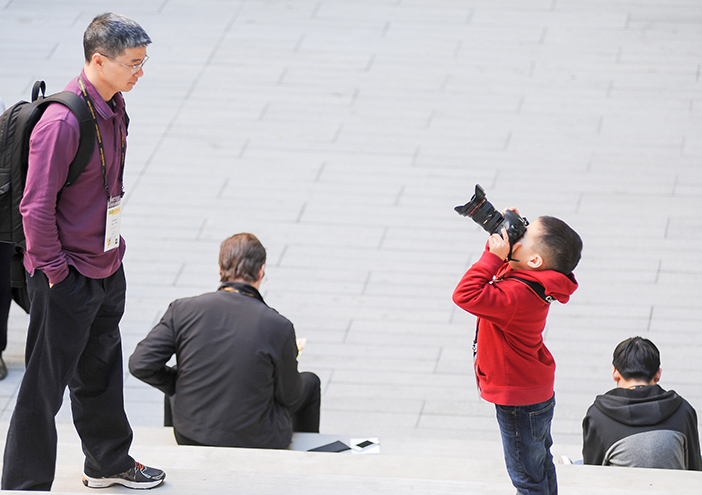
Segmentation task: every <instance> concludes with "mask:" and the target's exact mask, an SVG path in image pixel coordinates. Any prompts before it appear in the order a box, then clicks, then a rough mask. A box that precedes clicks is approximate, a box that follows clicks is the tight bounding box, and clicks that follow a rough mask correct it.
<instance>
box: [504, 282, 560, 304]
mask: <svg viewBox="0 0 702 495" xmlns="http://www.w3.org/2000/svg"><path fill="white" fill-rule="evenodd" d="M509 278H511V279H514V280H519V281H520V282H521V283H523V284H524V285H528V286H529V287H530V288H531V290H533V291H534V294H536V295H537V296H539V297H540V298H541V300H542V301H544V302H545V303H546V304H551V303H552V302H553V301H555V300H556V298H555V297H553V296H547V295H546V289H544V286H543V285H541V284H540V283H538V282H534V281H533V280H526V279H523V278H519V277H509Z"/></svg>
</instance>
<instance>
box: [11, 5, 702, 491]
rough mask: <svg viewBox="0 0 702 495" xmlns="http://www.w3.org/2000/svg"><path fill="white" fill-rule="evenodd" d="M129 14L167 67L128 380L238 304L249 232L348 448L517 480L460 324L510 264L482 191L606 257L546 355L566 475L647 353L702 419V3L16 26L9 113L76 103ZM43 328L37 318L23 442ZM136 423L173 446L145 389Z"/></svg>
mask: <svg viewBox="0 0 702 495" xmlns="http://www.w3.org/2000/svg"><path fill="white" fill-rule="evenodd" d="M109 10H113V11H117V12H120V13H122V14H125V15H127V16H128V17H131V18H133V19H135V20H136V21H137V22H139V23H140V24H141V25H142V26H143V27H144V28H145V29H146V31H147V32H148V33H149V34H150V36H151V38H152V39H153V44H152V45H151V46H149V48H148V54H149V56H150V60H149V62H148V64H146V65H145V66H144V72H145V75H144V77H143V78H142V79H141V80H140V81H139V83H138V84H137V86H136V88H135V89H134V90H133V91H132V92H130V93H128V94H125V98H126V102H127V110H128V112H129V115H130V117H131V124H130V127H129V148H128V153H127V168H126V173H125V181H126V184H125V187H126V191H127V194H126V197H125V198H126V203H125V208H124V217H123V219H122V231H123V236H124V238H125V239H126V242H127V255H126V258H125V261H124V263H125V270H126V273H127V280H128V291H127V295H128V301H127V309H126V313H125V315H124V318H123V320H122V325H121V328H122V335H123V350H124V357H125V362H126V360H127V359H128V357H129V355H130V354H131V353H132V351H133V350H134V348H135V346H136V344H137V342H139V341H140V340H141V339H142V338H143V337H144V336H145V335H146V333H147V332H148V331H149V330H150V329H151V327H152V326H153V325H154V324H155V323H156V322H157V321H158V320H159V319H160V317H161V315H162V314H163V312H164V311H165V309H166V307H167V305H168V303H169V302H170V301H172V300H173V299H175V298H178V297H184V296H190V295H196V294H199V293H202V292H206V291H212V290H215V289H216V288H217V286H218V281H219V278H218V271H217V254H218V250H219V243H220V242H221V241H222V240H223V239H224V238H225V237H228V236H230V235H232V234H234V233H238V232H251V233H253V234H255V235H256V236H258V237H259V239H260V240H261V242H262V243H263V244H264V246H266V248H267V250H268V263H267V276H266V279H265V280H264V283H263V285H262V287H261V288H262V294H263V297H264V298H265V300H266V302H267V303H268V304H269V305H270V306H271V307H273V308H275V309H277V310H278V311H279V312H280V313H281V314H283V315H285V316H286V317H288V318H289V319H290V320H291V321H292V322H293V323H294V324H295V328H296V331H297V335H298V337H305V338H307V339H308V341H307V346H306V347H305V349H304V351H303V353H302V354H301V356H300V368H301V369H302V370H310V371H314V372H316V373H317V374H318V375H319V376H320V378H321V379H322V425H321V431H322V433H326V434H334V435H342V436H343V435H345V436H363V437H368V436H372V437H379V438H380V439H381V444H382V441H383V439H387V440H388V442H390V443H391V442H392V441H394V442H396V445H405V444H406V445H408V446H409V445H411V443H412V441H416V442H423V443H422V445H424V446H425V448H426V451H425V454H427V453H429V454H432V455H436V456H442V455H449V454H450V455H453V456H461V455H466V456H472V457H480V456H481V455H483V453H484V456H486V457H489V458H490V459H491V460H492V461H495V462H496V463H497V465H499V464H500V463H501V462H502V459H501V452H500V446H499V431H498V428H497V423H496V420H495V418H494V406H493V405H492V404H489V403H486V402H483V401H480V400H479V399H478V397H477V391H476V387H475V380H474V376H473V370H472V351H471V344H472V339H473V334H474V329H475V319H474V318H473V317H472V316H470V315H469V314H467V313H465V312H463V311H462V310H461V309H459V308H457V307H456V306H455V305H454V304H453V302H452V300H451V294H452V292H453V289H454V288H455V286H456V284H457V283H458V281H459V280H460V278H461V276H462V274H463V273H464V272H465V270H466V269H467V268H468V267H469V266H470V265H471V264H472V263H473V262H475V261H476V260H477V259H478V258H479V256H480V254H481V252H482V250H483V248H484V244H485V240H486V237H487V234H486V233H485V232H484V231H483V230H482V229H480V228H479V227H478V226H477V225H476V224H475V223H474V222H473V221H471V220H470V219H467V218H463V217H460V216H459V215H457V214H456V213H455V212H454V211H453V207H454V206H456V205H459V204H463V203H466V202H467V201H468V200H469V199H470V197H471V196H472V194H473V190H474V187H475V184H476V183H479V184H481V185H482V186H483V187H484V188H485V190H486V191H487V197H488V199H489V200H490V201H491V202H492V203H493V205H495V207H496V208H497V209H502V208H505V207H508V206H516V207H517V208H519V211H520V213H521V214H522V215H524V216H526V217H527V218H529V219H530V220H533V219H535V218H537V217H538V216H540V215H552V216H557V217H559V218H561V219H563V220H565V221H566V222H567V223H568V224H569V225H571V226H572V227H573V228H574V229H575V230H576V231H578V233H579V234H580V235H581V237H582V239H583V242H584V250H583V257H582V261H581V263H580V265H579V266H578V268H577V269H576V271H575V275H576V277H577V279H578V282H579V283H580V287H579V289H578V290H577V291H576V293H575V294H574V295H573V297H572V299H571V301H570V302H569V303H568V304H566V305H560V304H558V303H554V304H553V305H552V308H551V314H550V316H549V320H548V324H547V327H546V331H545V334H544V336H545V341H546V343H547V345H548V347H549V349H550V350H551V352H552V353H553V355H554V357H555V359H556V362H557V372H556V399H557V406H556V413H555V419H554V422H553V437H554V442H555V445H554V449H553V453H554V455H558V456H560V455H568V456H569V457H571V458H573V459H577V458H580V457H579V456H580V448H581V437H582V434H581V421H582V418H583V416H584V414H585V411H586V410H587V408H588V407H589V406H590V404H592V401H593V399H594V397H595V395H597V394H600V393H604V392H605V391H607V390H609V389H610V388H613V387H614V382H613V381H612V377H611V358H612V350H613V349H614V347H615V345H616V344H617V343H619V342H620V341H621V340H623V339H625V338H628V337H631V336H635V335H641V336H643V337H647V338H650V339H651V340H653V341H654V342H655V343H656V344H657V345H658V347H659V348H660V351H661V355H662V368H663V376H662V380H661V385H662V386H663V388H666V389H675V390H676V391H677V392H678V393H680V394H681V395H682V396H684V397H685V398H686V399H687V400H688V401H689V402H690V403H691V404H692V405H693V406H695V407H696V408H697V410H698V411H702V386H701V385H700V383H702V359H701V358H700V356H702V332H701V331H700V330H701V327H702V303H701V301H702V267H701V265H700V263H699V262H698V261H697V258H698V253H700V252H702V212H701V210H702V3H700V2H699V1H694V0H675V1H667V0H645V1H643V0H463V1H459V0H280V1H277V0H238V1H235V0H199V1H197V2H194V1H188V0H139V1H136V0H115V1H104V0H90V1H89V0H61V1H49V0H0V97H1V98H2V99H3V100H4V101H5V103H6V105H9V104H12V103H14V102H15V101H18V100H20V99H27V98H29V93H30V90H31V87H32V84H33V83H34V81H35V80H38V79H43V80H45V81H46V82H47V86H48V91H49V92H51V93H53V92H57V91H60V90H62V89H63V87H64V85H65V84H66V83H67V82H68V81H69V80H70V79H71V78H73V77H74V76H76V75H77V74H78V73H79V71H80V69H81V67H82V65H83V56H82V34H83V31H84V30H85V28H86V27H87V25H88V24H89V23H90V21H91V19H92V18H93V17H94V16H95V15H97V14H99V13H102V12H104V11H109ZM27 321H28V320H27V317H26V315H24V314H23V313H22V312H21V310H20V309H19V308H18V307H17V306H14V307H13V308H12V313H11V317H10V324H11V326H10V333H9V341H10V342H9V345H8V349H7V350H6V352H5V353H4V354H3V356H4V358H5V360H6V362H7V364H8V367H9V368H10V375H9V377H8V378H7V379H6V380H4V381H2V382H0V400H1V401H2V402H1V403H0V412H1V413H2V416H1V417H0V422H2V423H3V424H4V427H3V433H2V436H3V437H4V429H6V427H7V422H8V421H9V419H10V416H11V414H12V409H13V405H14V398H15V396H16V393H17V391H18V387H19V383H20V381H21V377H22V370H23V367H24V360H23V359H24V339H25V336H26V325H27ZM125 401H126V408H127V413H128V415H129V418H130V420H131V422H132V424H133V425H134V426H135V427H158V426H160V425H161V424H162V421H163V395H162V394H161V393H160V392H159V391H157V390H155V389H152V388H151V387H149V386H148V385H145V384H143V383H141V382H139V381H138V380H137V379H135V378H134V377H132V376H130V375H129V373H128V372H127V371H126V367H125ZM58 421H59V422H60V423H70V421H71V416H70V408H69V407H68V401H65V405H64V408H63V409H62V411H61V412H60V413H59V416H58ZM3 441H4V438H3ZM403 442H404V443H403ZM139 443H140V437H139V434H138V430H137V435H136V437H135V445H138V444H139ZM481 445H482V446H484V449H485V450H481V451H480V452H478V453H476V452H475V450H476V448H480V449H482V447H476V446H481ZM398 448H399V447H398ZM408 448H411V447H408ZM467 451H471V452H467ZM239 455H240V454H239ZM79 467H80V466H78V468H79ZM160 467H162V468H164V469H166V467H165V466H160ZM496 476H497V477H498V478H500V482H501V483H502V485H500V487H499V489H498V490H496V491H494V493H513V490H512V489H511V486H510V485H509V481H508V479H507V477H506V476H507V475H506V473H505V472H500V473H499V475H496ZM501 477H504V478H501ZM697 479H701V478H697ZM379 483H380V482H379ZM445 483H448V482H445ZM381 484H382V483H381ZM701 484H702V481H701ZM442 486H443V485H442ZM80 488H82V486H80ZM376 488H377V490H378V491H380V490H381V489H382V490H384V491H387V490H390V491H391V492H392V491H393V490H394V488H391V487H390V488H389V487H387V486H380V485H378V486H377V487H376ZM396 488H397V487H396ZM459 489H460V486H459V487H458V488H455V487H454V488H452V487H447V488H446V491H445V493H454V491H452V490H456V491H455V493H459V492H460V491H459ZM604 489H605V488H603V490H604ZM251 490H252V491H254V488H251ZM403 490H404V488H403V489H398V491H397V492H396V493H404V491H403ZM437 490H438V488H437ZM475 490H476V491H475V492H474V493H493V492H492V491H489V490H488V491H485V490H482V491H481V489H480V488H479V487H477V488H475ZM439 492H440V491H439ZM259 493H268V492H259ZM292 493H297V492H296V491H293V492H292ZM320 493H322V492H320ZM343 493H346V492H343ZM348 493H351V492H350V491H349V492H348ZM408 493H409V492H408ZM441 493H444V492H441ZM464 493H465V492H464ZM569 493H574V494H575V493H578V494H579V493H590V492H588V490H585V489H584V491H582V492H581V491H578V490H576V489H573V491H571V492H569ZM599 493H609V492H608V491H606V492H605V491H600V492H599ZM612 493H614V492H612ZM620 493H622V492H620ZM632 493H633V492H632ZM661 493H663V492H661ZM671 493H674V492H671ZM680 493H682V492H680Z"/></svg>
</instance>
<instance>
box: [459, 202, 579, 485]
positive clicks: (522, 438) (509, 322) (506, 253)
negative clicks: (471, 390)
mask: <svg viewBox="0 0 702 495" xmlns="http://www.w3.org/2000/svg"><path fill="white" fill-rule="evenodd" d="M514 211H515V212H516V210H514ZM581 250H582V241H581V239H580V236H578V234H577V233H576V232H575V231H574V230H573V229H571V228H570V227H569V226H568V225H566V224H565V222H563V221H562V220H559V219H557V218H554V217H540V218H538V219H537V220H536V221H535V222H533V223H531V224H530V225H529V226H527V228H526V233H525V234H524V236H523V237H522V238H521V239H520V240H519V241H517V242H515V243H514V245H513V246H512V251H511V254H510V244H509V239H508V237H507V232H506V231H505V230H503V231H502V235H499V234H493V235H491V236H490V238H489V239H488V243H487V247H486V250H485V252H484V253H483V255H482V256H481V258H480V259H479V260H478V261H477V262H476V263H475V264H474V265H473V266H472V267H470V269H469V270H468V271H467V272H466V274H465V275H464V276H463V278H462V279H461V281H460V283H459V284H458V286H457V287H456V290H455V291H454V293H453V301H454V302H455V303H456V304H457V305H458V306H459V307H461V308H463V309H464V310H466V311H468V312H469V313H471V314H473V315H475V316H477V318H478V322H477V330H476V339H475V349H474V352H475V375H476V377H477V382H478V388H479V389H480V396H481V397H482V398H483V399H485V400H486V401H488V402H492V403H493V404H495V408H496V410H497V422H498V424H499V426H500V433H501V435H502V446H503V449H504V454H505V462H506V464H507V472H508V473H509V475H510V478H511V479H512V484H513V485H514V486H515V488H517V491H518V493H519V494H549V495H555V494H557V493H558V487H557V484H556V467H555V466H554V464H553V457H552V456H551V452H550V448H551V445H552V443H553V442H552V440H551V420H552V419H553V408H554V406H555V395H554V392H553V384H554V378H555V371H556V363H555V362H554V360H553V356H551V353H550V352H549V350H548V349H547V348H546V346H545V345H544V341H543V335H542V333H543V331H544V328H545V326H546V316H547V315H548V309H549V304H550V302H551V301H554V300H557V301H559V302H560V303H566V302H568V299H569V298H570V295H571V294H572V293H573V292H575V289H577V287H578V284H577V282H576V281H575V277H574V276H573V273H572V272H573V269H574V268H575V266H576V265H577V264H578V261H580V252H581Z"/></svg>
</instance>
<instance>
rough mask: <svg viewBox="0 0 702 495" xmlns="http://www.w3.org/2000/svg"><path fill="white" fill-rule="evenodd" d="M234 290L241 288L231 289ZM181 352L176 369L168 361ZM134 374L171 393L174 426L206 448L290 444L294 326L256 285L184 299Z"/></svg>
mask: <svg viewBox="0 0 702 495" xmlns="http://www.w3.org/2000/svg"><path fill="white" fill-rule="evenodd" d="M231 291H235V292H231ZM173 354H175V355H176V361H177V368H172V367H169V366H167V365H166V363H167V362H168V361H169V359H170V358H171V356H172V355H173ZM129 370H130V371H131V372H132V374H133V375H134V376H136V377H137V378H139V379H140V380H143V381H144V382H146V383H148V384H150V385H153V386H154V387H156V388H158V389H160V390H162V391H163V392H165V393H166V394H167V395H173V401H172V403H173V426H174V427H175V429H176V431H178V433H180V434H182V435H184V436H186V437H188V438H190V439H192V440H195V441H196V442H199V443H201V444H205V445H215V446H226V447H259V448H286V447H288V445H289V443H290V439H291V437H292V423H291V420H290V416H289V414H288V412H287V408H292V409H295V407H296V406H297V405H298V402H299V401H301V400H302V399H303V398H302V379H301V378H300V375H299V373H298V370H297V344H296V341H295V330H294V328H293V325H292V323H290V321H288V320H287V319H286V318H285V317H283V316H281V315H280V314H278V312H277V311H275V310H274V309H272V308H269V307H268V306H267V305H266V303H265V302H263V298H262V297H261V294H260V293H259V292H258V291H257V290H256V289H255V288H254V287H252V286H251V285H249V284H246V283H238V282H227V283H224V284H222V286H221V287H220V289H219V290H218V291H217V292H212V293H207V294H203V295H200V296H197V297H191V298H186V299H179V300H177V301H174V302H172V303H171V305H170V306H169V307H168V310H167V311H166V313H165V314H164V315H163V318H162V319H161V321H160V322H159V324H158V325H156V326H155V327H154V328H153V330H151V332H150V333H149V335H148V336H147V337H146V338H145V339H144V340H143V341H141V342H140V343H139V345H137V348H136V350H135V351H134V354H132V356H131V357H130V359H129Z"/></svg>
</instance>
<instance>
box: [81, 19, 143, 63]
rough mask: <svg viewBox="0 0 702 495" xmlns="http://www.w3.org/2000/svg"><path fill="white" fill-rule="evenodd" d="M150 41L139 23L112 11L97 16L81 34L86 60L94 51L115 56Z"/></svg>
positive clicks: (88, 59) (87, 60)
mask: <svg viewBox="0 0 702 495" xmlns="http://www.w3.org/2000/svg"><path fill="white" fill-rule="evenodd" d="M150 43H151V38H149V35H148V34H146V31H144V29H143V28H142V27H141V26H140V25H139V24H137V23H136V22H134V21H133V20H131V19H129V18H128V17H125V16H123V15H122V14H115V13H114V12H107V13H105V14H101V15H99V16H97V17H96V18H95V19H93V22H91V23H90V26H88V29H86V30H85V33H84V34H83V51H84V52H85V61H86V62H90V59H91V58H92V57H93V54H95V53H96V52H97V53H102V54H103V55H106V56H108V57H112V58H116V57H119V56H120V55H121V54H122V53H123V52H124V50H125V49H127V48H139V47H142V46H146V45H148V44H150Z"/></svg>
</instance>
